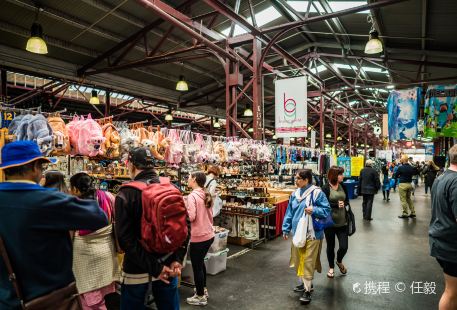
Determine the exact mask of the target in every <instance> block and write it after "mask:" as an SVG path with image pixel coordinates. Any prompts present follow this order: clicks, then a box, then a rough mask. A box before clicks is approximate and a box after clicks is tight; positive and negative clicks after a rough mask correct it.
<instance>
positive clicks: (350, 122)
mask: <svg viewBox="0 0 457 310" xmlns="http://www.w3.org/2000/svg"><path fill="white" fill-rule="evenodd" d="M350 156H352V117H351V114H349V157H350Z"/></svg>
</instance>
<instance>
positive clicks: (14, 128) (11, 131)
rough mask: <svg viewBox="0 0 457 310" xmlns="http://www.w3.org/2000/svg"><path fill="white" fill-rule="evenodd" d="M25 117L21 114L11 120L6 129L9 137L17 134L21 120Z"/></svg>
mask: <svg viewBox="0 0 457 310" xmlns="http://www.w3.org/2000/svg"><path fill="white" fill-rule="evenodd" d="M24 116H25V115H23V114H21V115H18V116H16V117H15V118H13V120H12V121H11V123H10V125H9V127H8V134H10V135H15V134H16V132H17V128H18V127H19V124H20V123H21V121H22V119H23V118H24Z"/></svg>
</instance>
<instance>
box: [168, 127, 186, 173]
mask: <svg viewBox="0 0 457 310" xmlns="http://www.w3.org/2000/svg"><path fill="white" fill-rule="evenodd" d="M167 138H168V139H169V140H170V145H169V147H168V148H167V150H166V152H165V159H166V161H167V163H169V164H171V165H179V164H180V163H181V161H182V157H183V153H184V146H183V142H182V140H181V137H180V135H179V133H178V131H177V130H176V129H170V130H169V131H168V137H167Z"/></svg>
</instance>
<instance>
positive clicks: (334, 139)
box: [333, 112, 338, 149]
mask: <svg viewBox="0 0 457 310" xmlns="http://www.w3.org/2000/svg"><path fill="white" fill-rule="evenodd" d="M333 116H334V118H333V144H334V145H335V149H336V144H337V143H338V140H337V137H338V129H337V128H336V117H337V113H336V112H335V113H333Z"/></svg>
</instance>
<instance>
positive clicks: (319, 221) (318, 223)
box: [311, 194, 335, 231]
mask: <svg viewBox="0 0 457 310" xmlns="http://www.w3.org/2000/svg"><path fill="white" fill-rule="evenodd" d="M311 205H312V206H313V207H314V205H315V201H314V195H313V194H311ZM312 218H313V225H314V230H315V231H322V230H324V229H326V228H329V227H332V226H333V225H335V222H333V217H332V212H329V214H328V215H327V217H324V218H318V217H314V216H313V217H312Z"/></svg>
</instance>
